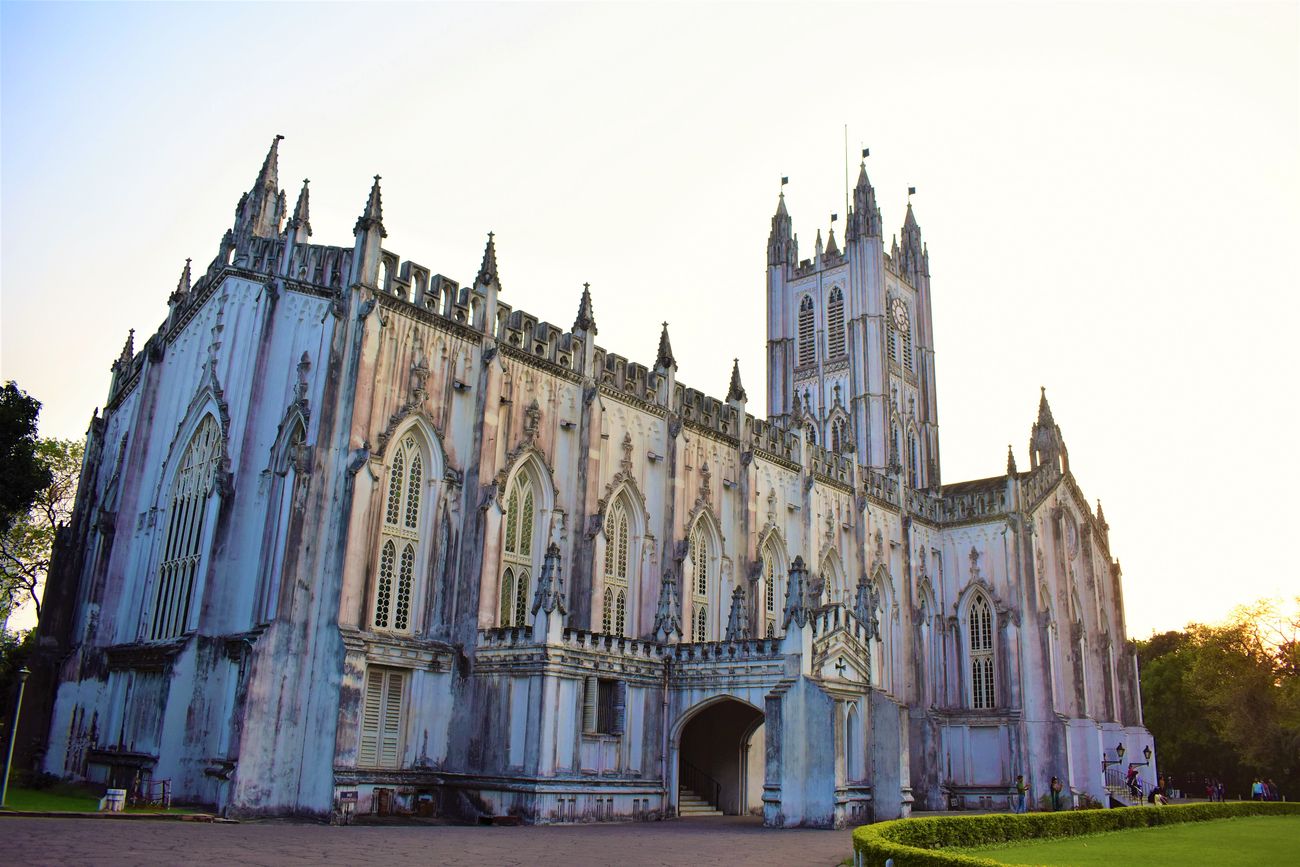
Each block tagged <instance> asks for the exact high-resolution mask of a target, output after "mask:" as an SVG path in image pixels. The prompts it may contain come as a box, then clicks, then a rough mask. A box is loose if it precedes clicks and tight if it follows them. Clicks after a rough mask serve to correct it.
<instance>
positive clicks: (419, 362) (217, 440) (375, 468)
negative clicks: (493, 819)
mask: <svg viewBox="0 0 1300 867" xmlns="http://www.w3.org/2000/svg"><path fill="white" fill-rule="evenodd" d="M279 142H280V140H279V137H277V139H276V141H275V142H274V143H273V144H272V147H271V149H270V152H269V153H268V154H267V156H266V159H265V161H264V163H263V165H262V167H261V170H260V172H259V173H258V175H257V180H256V182H255V184H254V186H253V188H252V189H251V190H250V191H249V192H248V193H247V194H245V195H244V196H243V197H242V198H241V199H240V202H239V205H238V207H237V209H236V212H235V220H234V225H233V227H232V228H231V229H230V230H229V231H227V232H226V234H225V236H224V237H223V238H222V240H221V243H220V246H219V249H218V250H217V254H216V256H215V258H213V260H212V261H211V263H210V264H209V265H208V266H207V267H206V269H205V270H204V271H203V273H202V274H201V275H197V276H196V277H193V278H192V273H191V267H190V264H189V262H188V261H187V263H186V266H185V269H184V271H183V273H182V276H181V279H180V282H179V283H178V285H177V287H176V289H175V291H174V292H172V293H171V296H170V298H169V300H168V313H167V316H166V319H165V320H164V321H163V322H162V324H161V325H160V326H159V327H158V329H157V331H156V332H155V333H154V334H153V335H152V336H150V337H149V338H148V339H147V340H145V341H144V342H143V345H142V346H140V347H139V348H138V349H137V348H136V347H135V344H134V337H132V338H131V339H128V341H127V344H126V346H125V347H124V349H123V351H122V353H121V356H120V357H119V358H118V359H117V360H116V361H115V362H114V364H113V367H112V374H113V375H112V384H111V387H110V391H109V395H108V399H107V402H106V405H105V407H104V410H103V413H102V414H99V413H96V415H95V417H94V418H93V420H92V422H91V426H90V431H89V436H88V440H87V447H86V458H85V465H84V469H83V472H82V477H81V487H80V489H79V492H78V498H77V506H76V512H75V517H74V520H73V522H72V524H71V526H70V527H68V528H67V529H66V530H65V531H64V532H63V534H62V535H61V536H60V539H59V542H58V544H57V546H56V562H55V566H54V568H53V570H52V572H51V578H50V582H49V590H48V591H47V602H46V611H47V614H46V617H45V619H44V620H43V622H42V626H41V635H42V641H43V642H44V646H45V647H47V648H49V649H52V650H51V652H52V653H53V654H54V655H53V656H52V657H51V658H57V667H56V668H52V671H53V675H52V676H53V679H54V681H55V683H56V686H55V687H54V688H52V690H51V696H52V697H51V699H50V701H49V702H48V705H47V707H46V708H45V710H44V720H47V721H48V747H47V749H46V751H45V753H44V757H43V762H44V766H45V769H46V770H47V771H49V772H50V773H53V774H57V775H60V776H63V777H67V778H73V779H90V780H95V781H100V782H106V783H114V784H117V785H122V786H126V787H134V788H140V789H145V788H148V787H150V786H151V785H157V784H159V783H160V782H161V781H163V780H166V781H169V786H170V790H171V792H172V795H173V797H174V798H175V799H178V800H181V801H190V802H195V803H203V804H209V805H212V806H214V807H215V808H216V809H219V810H221V811H222V812H224V813H225V814H227V815H244V816H248V815H284V814H297V815H313V816H318V817H322V818H328V817H331V816H339V815H342V814H344V813H347V812H349V811H357V812H362V813H401V812H418V813H425V814H429V813H432V814H438V815H445V816H450V817H460V818H467V819H475V818H482V817H489V816H504V815H512V816H516V817H519V818H520V819H522V820H523V821H526V822H537V823H543V822H574V821H612V820H652V819H661V818H666V817H675V816H678V815H688V814H692V813H698V812H704V813H713V812H721V813H726V814H754V815H761V816H762V817H763V819H764V821H765V822H766V823H767V824H768V825H772V826H784V827H792V826H812V827H844V826H846V825H851V824H856V823H861V822H865V821H871V820H876V819H883V818H892V817H898V816H903V815H908V814H909V813H910V812H911V811H913V810H933V809H945V808H947V807H949V806H952V805H969V806H977V805H985V806H988V805H992V806H1005V805H1006V803H1007V799H1008V793H1009V791H1010V786H1011V784H1012V781H1013V780H1014V779H1015V776H1016V775H1017V774H1021V773H1023V774H1025V775H1026V777H1027V778H1028V779H1029V780H1030V782H1031V785H1033V787H1034V791H1036V792H1046V791H1047V782H1048V778H1050V777H1051V776H1059V777H1061V779H1062V780H1064V781H1065V783H1066V785H1067V787H1068V792H1069V793H1070V794H1072V795H1074V796H1075V797H1076V798H1083V797H1085V796H1087V797H1091V798H1095V799H1097V800H1102V799H1103V798H1104V796H1105V784H1106V781H1105V778H1104V775H1103V762H1104V761H1105V760H1106V759H1107V757H1108V756H1109V755H1110V754H1111V752H1113V749H1114V747H1113V746H1111V745H1113V744H1118V743H1124V744H1126V745H1127V746H1128V748H1129V749H1131V750H1133V751H1134V753H1133V754H1134V755H1136V754H1137V752H1138V751H1139V750H1141V749H1142V748H1143V747H1144V746H1149V745H1150V744H1151V737H1150V735H1149V733H1148V732H1147V731H1146V729H1145V728H1144V727H1143V725H1142V717H1141V708H1140V702H1139V697H1138V679H1137V669H1136V659H1135V656H1134V652H1133V648H1132V645H1131V644H1130V643H1129V642H1127V641H1126V640H1125V635H1126V632H1125V625H1124V611H1123V603H1122V597H1121V591H1120V570H1119V564H1118V562H1117V561H1116V560H1114V559H1113V557H1112V554H1111V551H1110V547H1109V542H1108V535H1107V525H1106V520H1105V518H1104V517H1103V515H1102V511H1101V506H1100V504H1098V505H1097V506H1096V508H1095V510H1094V509H1093V508H1092V507H1091V506H1090V505H1089V504H1088V502H1087V501H1086V500H1085V499H1084V497H1083V494H1082V492H1081V490H1080V488H1079V485H1078V483H1077V482H1076V480H1075V477H1074V475H1073V473H1072V471H1071V468H1070V464H1069V456H1068V453H1067V451H1066V448H1065V443H1064V440H1063V438H1062V435H1061V429H1060V427H1059V426H1058V425H1057V424H1056V423H1055V421H1054V420H1053V417H1052V412H1051V409H1050V408H1049V406H1048V403H1047V398H1046V395H1045V394H1044V395H1043V396H1042V397H1041V398H1040V402H1039V407H1038V417H1037V420H1036V421H1035V423H1034V424H1033V427H1032V432H1031V437H1030V442H1029V455H1028V460H1029V466H1028V469H1026V470H1018V469H1017V468H1016V465H1015V460H1014V456H1013V455H1012V454H1008V456H1007V464H1008V465H1007V468H1006V472H1005V474H1002V475H997V476H993V477H990V478H986V479H979V480H976V481H968V482H957V483H948V484H944V483H942V482H941V477H940V461H939V429H938V405H937V401H936V388H935V346H934V330H933V326H932V320H931V302H932V299H931V294H930V274H929V256H928V251H927V249H926V247H925V245H924V244H923V242H922V239H921V230H920V227H919V226H918V224H917V221H916V218H915V217H914V216H913V213H912V210H911V206H910V205H909V206H908V209H907V214H906V220H905V222H904V225H903V229H902V233H901V238H902V242H901V244H899V243H898V242H897V241H895V242H893V243H892V244H891V245H890V248H889V249H888V250H886V246H885V240H884V233H883V231H882V228H881V217H880V211H879V209H878V208H877V206H876V201H875V193H874V191H873V189H872V186H871V183H870V181H869V180H868V178H867V173H866V169H865V166H864V167H863V169H862V171H861V174H860V175H859V178H858V181H857V186H856V188H855V189H854V191H853V207H852V209H851V212H850V213H849V215H848V220H847V222H846V232H845V235H844V239H843V248H841V247H840V246H839V245H838V244H837V242H836V239H835V236H834V233H833V231H832V233H831V234H830V236H829V239H828V241H827V243H826V244H825V245H823V244H822V242H821V237H820V233H819V234H818V239H817V243H816V245H815V249H814V251H813V255H812V257H811V258H807V259H803V260H800V258H799V253H798V244H797V240H796V238H795V236H794V234H793V231H792V222H791V218H790V216H789V214H788V213H787V211H786V207H785V203H784V199H782V200H781V201H780V202H779V204H778V206H777V211H776V214H775V216H773V218H772V230H771V235H770V237H769V240H768V245H767V266H768V267H767V287H766V300H767V323H768V333H767V348H768V370H767V407H766V409H767V415H766V418H763V417H759V416H758V415H755V414H753V412H752V410H753V409H756V407H754V406H753V405H752V404H750V403H749V401H748V396H747V393H746V390H745V388H744V387H743V385H742V383H741V376H740V371H739V369H738V368H736V369H733V370H732V376H731V385H730V389H729V390H728V393H727V395H726V397H725V399H723V400H718V399H717V398H714V397H710V396H708V395H705V394H702V393H700V392H699V391H697V390H696V389H693V388H691V387H689V386H687V385H685V384H684V383H683V382H681V381H680V380H679V379H678V371H677V363H676V361H675V360H674V357H673V352H672V347H671V344H670V342H669V337H668V329H667V326H666V325H665V327H664V330H663V332H662V334H661V336H660V342H659V351H658V357H657V358H656V359H655V360H654V362H653V364H651V365H648V366H647V365H642V364H638V363H636V362H632V361H629V360H627V359H626V358H623V357H621V356H619V355H616V354H614V353H613V352H609V351H607V350H605V349H604V348H602V347H600V346H598V345H597V343H596V335H597V328H596V315H595V305H594V304H593V298H592V293H591V291H590V290H589V289H588V288H586V287H584V288H583V290H582V292H581V297H580V300H579V302H578V305H577V306H578V312H577V317H576V319H575V321H574V322H573V325H572V326H571V327H569V328H564V327H560V326H556V325H552V324H550V323H549V322H546V321H543V320H540V319H538V318H537V317H536V316H533V315H531V314H529V313H527V312H525V311H523V310H522V309H517V308H515V307H512V306H511V303H510V300H511V299H510V297H509V296H508V295H507V294H506V293H505V290H504V289H503V287H502V282H501V280H500V277H499V275H498V269H497V251H496V243H495V239H494V238H492V236H491V235H489V236H488V241H487V246H486V250H485V252H484V255H483V261H482V267H481V268H480V270H479V273H478V275H477V276H476V277H475V278H474V279H473V281H472V282H470V283H466V284H461V283H458V282H457V281H455V280H453V279H451V278H448V277H445V276H443V275H441V274H438V273H435V272H434V271H432V270H431V269H429V268H426V267H424V266H422V265H419V264H416V263H415V262H412V261H403V260H401V259H399V257H398V256H397V255H395V254H393V253H391V252H389V251H388V250H386V249H384V247H383V239H384V237H385V231H384V224H383V213H382V202H381V198H380V185H379V179H378V178H376V179H375V183H374V185H373V186H372V188H371V190H370V194H369V197H368V199H367V202H366V204H365V208H364V211H363V213H362V215H361V217H360V218H359V219H358V220H357V223H356V227H355V231H354V240H353V243H352V244H350V245H349V246H327V245H322V244H316V243H313V242H312V227H311V223H310V220H309V196H308V189H307V185H306V183H304V185H303V187H302V190H301V192H300V194H299V196H298V198H297V203H296V206H295V207H294V208H293V209H292V211H290V210H289V209H288V207H287V199H286V197H285V193H284V192H283V191H282V190H281V189H280V187H279V183H278V161H279V153H278V151H279ZM576 294H577V293H576V292H575V295H576ZM1146 770H1147V772H1148V774H1154V767H1153V766H1148V767H1147V769H1146Z"/></svg>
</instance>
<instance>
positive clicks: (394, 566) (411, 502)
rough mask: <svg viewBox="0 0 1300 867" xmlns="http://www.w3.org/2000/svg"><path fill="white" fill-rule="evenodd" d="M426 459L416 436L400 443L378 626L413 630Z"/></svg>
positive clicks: (383, 532)
mask: <svg viewBox="0 0 1300 867" xmlns="http://www.w3.org/2000/svg"><path fill="white" fill-rule="evenodd" d="M423 483H424V458H423V456H422V455H421V453H420V447H419V444H418V443H417V442H416V439H415V436H414V435H408V436H406V437H403V438H402V440H401V441H400V442H398V443H395V444H394V448H393V460H392V463H391V464H390V465H389V468H388V485H387V492H386V494H385V496H386V499H387V502H385V503H384V523H383V526H382V527H381V529H380V538H379V564H378V566H377V568H376V570H375V595H374V601H373V610H374V617H373V620H372V625H373V626H374V628H375V629H385V630H391V631H394V632H410V631H411V628H412V625H413V624H412V622H411V606H412V605H413V604H414V597H415V574H416V568H417V567H416V563H417V562H418V560H419V555H420V548H421V536H422V534H421V532H420V529H421V527H420V510H421V504H422V500H423V495H424V488H423Z"/></svg>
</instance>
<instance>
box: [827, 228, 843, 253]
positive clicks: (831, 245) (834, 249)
mask: <svg viewBox="0 0 1300 867" xmlns="http://www.w3.org/2000/svg"><path fill="white" fill-rule="evenodd" d="M839 254H840V248H839V247H838V246H836V244H835V227H834V226H831V235H830V240H829V241H827V242H826V255H827V256H838V255H839Z"/></svg>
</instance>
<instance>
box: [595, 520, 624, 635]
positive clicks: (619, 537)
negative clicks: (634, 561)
mask: <svg viewBox="0 0 1300 867" xmlns="http://www.w3.org/2000/svg"><path fill="white" fill-rule="evenodd" d="M627 589H628V517H627V508H626V507H625V505H624V503H623V500H622V498H619V500H618V501H617V502H615V503H614V505H613V506H611V507H610V509H609V513H608V514H607V515H606V516H605V606H604V610H603V616H602V618H601V631H602V632H605V633H608V634H612V635H624V634H625V631H624V630H625V629H626V626H627Z"/></svg>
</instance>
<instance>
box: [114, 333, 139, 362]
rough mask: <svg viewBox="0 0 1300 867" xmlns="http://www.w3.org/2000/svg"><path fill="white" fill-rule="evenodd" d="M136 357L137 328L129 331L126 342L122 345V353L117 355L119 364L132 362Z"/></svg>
mask: <svg viewBox="0 0 1300 867" xmlns="http://www.w3.org/2000/svg"><path fill="white" fill-rule="evenodd" d="M133 358H135V329H134V328H132V329H131V330H130V331H128V332H127V335H126V343H125V344H123V345H122V354H121V355H119V356H118V357H117V361H118V363H119V364H130V363H131V359H133Z"/></svg>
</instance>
